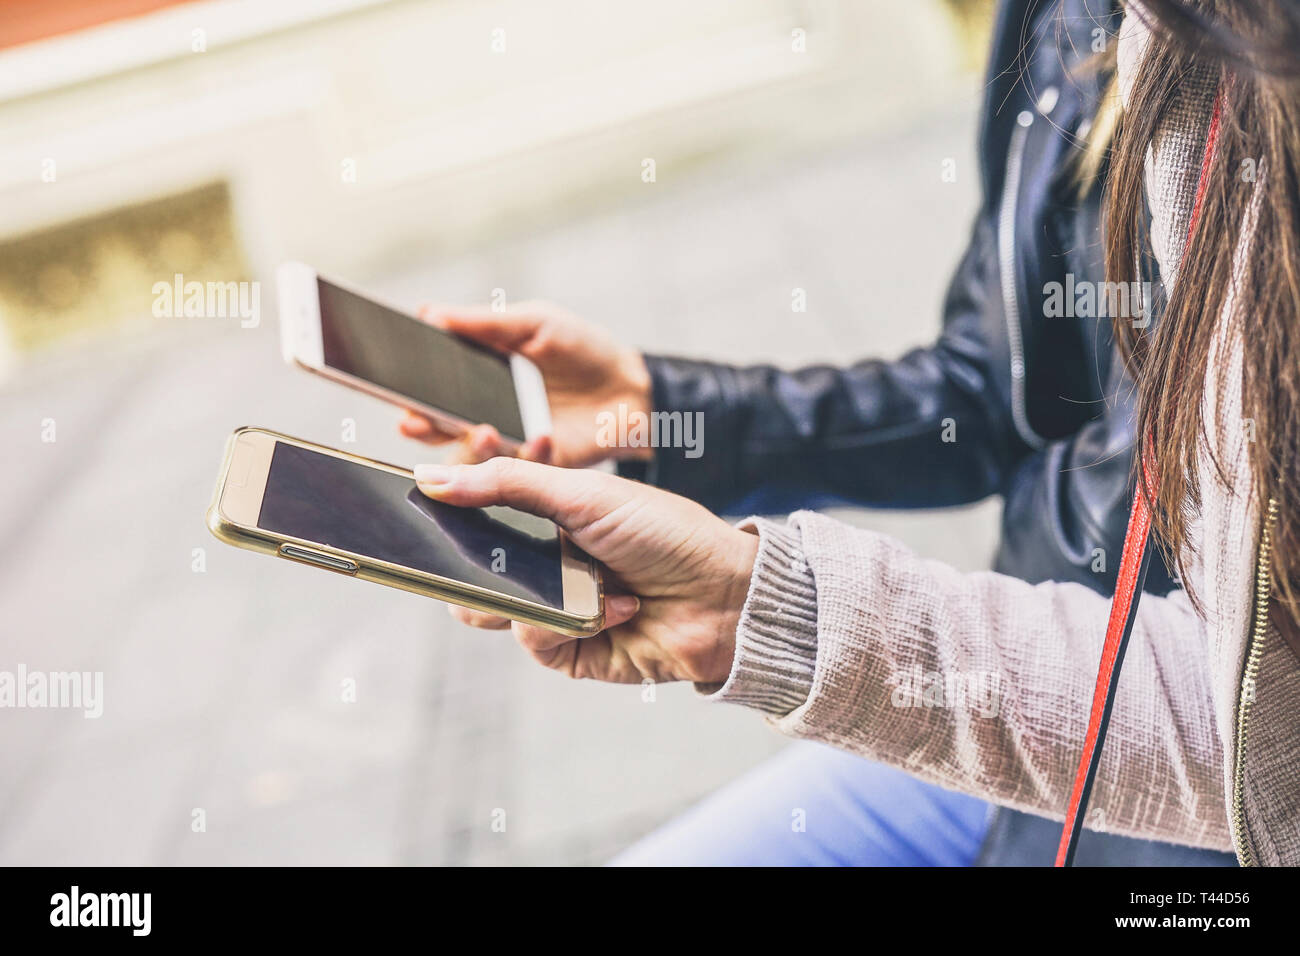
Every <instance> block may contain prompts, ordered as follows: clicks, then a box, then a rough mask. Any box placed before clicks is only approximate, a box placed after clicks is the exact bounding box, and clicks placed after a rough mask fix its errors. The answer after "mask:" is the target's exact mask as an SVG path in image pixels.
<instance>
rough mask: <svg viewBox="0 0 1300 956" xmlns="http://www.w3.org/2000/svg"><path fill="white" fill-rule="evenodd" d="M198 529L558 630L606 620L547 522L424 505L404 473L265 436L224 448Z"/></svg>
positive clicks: (573, 630)
mask: <svg viewBox="0 0 1300 956" xmlns="http://www.w3.org/2000/svg"><path fill="white" fill-rule="evenodd" d="M208 527H209V529H211V531H212V533H213V534H214V535H216V536H217V537H218V538H219V539H221V540H222V541H224V542H226V543H227V544H231V545H234V546H235V547H239V548H246V549H248V550H250V551H260V552H262V553H263V554H268V555H273V556H275V557H279V558H282V559H287V560H290V561H296V562H298V563H299V564H305V565H309V566H311V567H315V568H319V569H322V570H326V571H331V572H333V573H335V574H342V575H346V576H349V577H355V578H360V579H361V580H363V581H372V582H374V583H376V584H383V585H387V586H388V587H393V588H400V589H401V590H404V591H411V592H413V593H415V594H422V595H424V596H426V597H432V598H437V599H438V600H441V601H447V602H449V603H451V604H459V605H462V606H464V607H468V608H473V609H475V610H478V611H485V612H488V613H491V614H497V615H500V616H502V617H507V618H510V619H511V620H516V621H523V622H525V623H528V624H535V625H537V626H538V627H544V628H547V629H549V630H553V631H558V632H560V633H562V634H569V635H572V636H575V637H583V636H589V635H591V634H595V633H597V632H598V631H600V629H601V626H602V624H603V622H604V597H603V593H602V590H601V581H600V572H599V570H598V568H597V566H596V564H595V562H593V561H592V559H591V558H590V557H588V556H587V555H586V554H585V553H583V551H582V550H581V549H580V548H578V547H577V545H575V544H574V543H573V541H572V540H570V538H569V537H568V535H567V534H565V533H564V531H563V530H561V529H560V528H559V527H558V526H557V525H556V524H555V523H554V522H552V521H550V520H548V519H546V518H541V517H538V516H537V515H531V514H527V513H525V512H522V511H516V510H514V509H512V508H504V507H494V508H459V507H456V506H454V505H448V504H444V503H443V502H439V501H434V500H432V499H430V498H427V497H425V496H424V495H423V494H421V493H420V491H419V489H418V488H417V487H416V485H415V476H414V475H413V474H412V473H411V472H410V471H408V470H407V469H405V468H399V467H397V466H396V465H388V464H384V463H383V462H378V461H373V460H371V459H368V458H362V457H360V456H358V455H353V454H350V453H348V452H344V451H339V450H338V449H334V448H327V447H325V446H323V445H317V444H314V443H312V442H307V441H303V440H301V439H297V438H291V437H290V436H288V435H282V434H279V433H278V432H273V431H268V430H266V429H261V428H241V429H238V430H237V431H236V432H235V433H234V434H233V435H231V436H230V439H229V440H228V441H227V443H226V454H225V460H224V462H223V464H222V467H221V474H220V477H219V478H218V480H217V487H216V491H215V492H214V494H213V498H212V504H211V506H210V507H209V509H208Z"/></svg>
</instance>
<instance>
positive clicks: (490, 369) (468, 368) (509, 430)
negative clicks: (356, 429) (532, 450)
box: [316, 279, 524, 442]
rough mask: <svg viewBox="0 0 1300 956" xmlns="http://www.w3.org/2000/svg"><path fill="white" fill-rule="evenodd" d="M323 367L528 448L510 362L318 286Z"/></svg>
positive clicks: (320, 281)
mask: <svg viewBox="0 0 1300 956" xmlns="http://www.w3.org/2000/svg"><path fill="white" fill-rule="evenodd" d="M316 287H317V291H318V294H319V297H320V325H321V339H322V344H323V346H324V352H325V354H324V359H325V364H326V365H328V366H329V367H330V368H333V369H337V370H338V371H340V372H346V373H347V374H349V375H353V376H355V377H357V378H360V379H364V380H365V381H367V382H372V383H374V384H375V385H379V386H381V387H383V388H386V389H388V390H389V391H390V392H396V393H397V394H398V395H405V396H406V397H407V398H413V399H415V400H416V401H417V402H419V403H420V404H422V405H428V406H430V407H432V408H436V409H440V410H441V411H445V412H450V413H451V414H453V415H456V416H458V417H460V418H463V419H465V420H466V421H468V422H471V423H474V424H477V423H479V422H486V423H487V424H489V425H493V426H495V427H496V429H497V431H499V432H501V434H503V435H505V436H506V437H508V438H513V439H514V440H515V441H520V442H522V441H523V440H524V423H523V418H522V417H521V416H520V412H519V400H518V398H516V397H515V384H514V377H513V376H512V375H511V374H510V363H509V362H508V361H507V360H506V359H505V358H504V357H503V356H501V355H498V354H497V353H496V352H493V351H491V350H490V349H485V348H483V347H481V346H478V345H475V344H474V343H472V342H467V341H465V340H464V339H462V338H460V337H458V336H455V335H449V334H448V333H446V332H443V331H442V330H441V329H437V328H434V327H433V326H431V325H427V324H425V323H424V322H421V321H419V320H418V319H413V318H411V317H410V316H408V315H402V313H400V312H394V311H393V310H392V309H389V308H387V307H386V306H382V305H380V304H379V303H377V302H371V301H370V300H369V299H366V298H363V297H362V296H359V295H355V294H354V293H351V292H349V291H347V290H346V289H341V288H339V287H338V286H336V285H330V284H329V283H328V282H326V281H325V280H324V279H317V280H316Z"/></svg>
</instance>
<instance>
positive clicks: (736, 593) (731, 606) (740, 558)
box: [703, 528, 759, 684]
mask: <svg viewBox="0 0 1300 956" xmlns="http://www.w3.org/2000/svg"><path fill="white" fill-rule="evenodd" d="M730 530H731V537H730V539H729V540H728V542H727V545H726V548H727V550H726V553H727V555H728V556H729V558H730V560H729V562H728V563H729V565H730V567H729V570H728V572H727V574H726V576H725V578H724V580H723V582H722V586H721V587H720V588H718V592H717V593H718V594H719V595H720V596H721V603H720V606H719V608H718V611H717V615H718V620H717V629H716V638H715V643H714V646H715V649H716V650H715V654H714V655H713V660H712V661H711V666H710V668H709V670H710V673H709V675H708V677H707V678H705V679H704V681H703V682H704V683H709V682H715V683H719V684H720V683H722V682H723V681H725V680H726V679H727V676H728V675H729V674H730V673H731V666H732V661H733V659H734V658H735V656H736V632H737V631H738V630H739V628H740V618H741V614H742V613H743V612H744V609H745V601H746V600H747V599H748V597H749V584H750V581H751V579H752V578H753V576H754V564H755V562H756V561H757V560H758V545H759V539H758V534H757V533H756V532H750V531H746V530H742V529H740V528H731V529H730Z"/></svg>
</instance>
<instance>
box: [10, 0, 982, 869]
mask: <svg viewBox="0 0 1300 956" xmlns="http://www.w3.org/2000/svg"><path fill="white" fill-rule="evenodd" d="M990 8H991V4H990V3H989V2H986V0H946V2H945V0H916V2H912V3H896V2H886V0H749V2H746V3H731V2H720V0H707V2H706V0H658V2H653V3H639V2H632V0H626V2H624V0H619V2H596V0H549V2H546V3H538V2H526V0H214V2H210V0H204V2H175V0H101V2H98V3H95V4H84V3H80V2H77V0H0V210H2V211H3V212H2V214H0V439H2V440H3V442H4V447H5V448H6V449H7V462H8V465H9V467H8V468H7V469H6V477H5V479H4V490H5V493H4V495H3V496H0V542H2V543H3V551H0V670H11V671H12V670H13V669H14V668H16V667H17V666H18V665H20V664H21V665H24V666H26V667H28V668H31V669H41V670H45V671H57V670H77V671H102V672H103V674H104V696H105V700H104V713H103V716H102V717H101V718H99V719H97V720H93V719H84V718H83V717H82V715H81V713H80V712H76V711H38V710H15V709H0V863H8V864H17V863H45V864H55V863H76V864H92V863H96V864H137V863H182V864H184V863H542V862H548V863H585V862H599V861H600V860H602V859H604V858H606V857H607V856H608V855H609V854H611V853H612V852H615V851H616V850H617V849H618V848H620V847H622V846H624V845H626V844H627V843H629V842H630V841H632V840H634V839H635V838H637V837H638V836H639V835H641V834H643V833H645V832H647V831H648V830H650V829H652V828H653V827H654V826H656V825H657V824H659V823H660V822H662V821H664V820H665V819H667V818H668V817H669V816H671V814H673V813H674V812H676V811H677V810H679V809H681V808H683V807H685V806H687V805H689V804H690V803H691V802H692V801H694V800H696V799H698V798H699V797H700V796H702V795H704V794H706V793H707V792H709V791H710V790H711V789H714V788H716V787H717V786H719V785H720V784H722V783H724V782H725V781H727V780H729V779H732V778H734V777H735V776H737V775H739V774H740V773H742V772H744V770H745V769H747V768H748V767H750V766H752V765H754V764H755V763H757V762H758V761H760V760H762V759H763V758H764V757H766V756H769V755H771V754H772V753H774V752H776V751H777V750H778V749H779V748H780V747H781V746H782V745H783V741H782V740H781V739H780V738H778V737H776V736H775V735H774V734H772V733H771V732H770V731H769V730H768V729H767V728H766V727H765V726H764V725H763V723H762V722H761V721H760V720H759V719H758V718H756V717H754V716H753V715H751V714H747V713H744V712H742V711H739V710H733V709H729V708H724V707H712V706H709V705H706V704H703V703H701V702H699V701H698V700H695V699H694V696H693V692H692V691H691V689H690V688H688V687H663V688H657V692H656V694H655V695H654V699H653V700H645V699H643V694H642V691H641V689H640V688H617V687H604V686H596V685H590V684H570V683H569V682H567V681H565V680H564V679H563V678H560V677H558V676H556V675H553V674H550V673H547V672H544V671H541V670H540V669H538V668H536V667H535V666H534V665H532V664H531V663H529V662H528V661H527V660H526V659H525V657H524V655H522V654H521V653H520V652H518V651H517V649H516V648H515V647H514V646H513V645H512V644H511V642H510V639H509V637H508V636H503V635H500V634H487V633H482V632H474V631H470V630H468V629H466V628H463V627H461V626H459V625H457V624H455V623H453V622H452V621H451V620H450V619H449V618H448V617H447V615H446V614H445V611H444V609H443V608H442V607H441V606H439V605H437V604H435V603H433V602H430V601H427V600H424V599H421V598H418V597H414V596H412V595H407V594H403V593H400V592H395V591H389V590H387V589H381V588H376V587H373V586H370V585H366V584H363V583H359V582H341V581H340V580H339V579H337V578H335V577H333V576H330V575H324V574H320V573H316V572H313V571H310V570H308V569H305V568H302V567H299V566H296V565H292V564H290V563H289V562H274V561H269V560H267V559H265V558H261V557H258V556H255V555H251V554H248V553H244V552H238V551H234V550H232V549H229V548H225V547H224V546H222V545H220V544H218V543H217V542H216V541H215V540H214V539H212V538H210V537H209V536H208V535H207V532H206V530H205V528H204V524H203V512H204V509H205V507H206V505H207V502H208V498H209V496H210V494H211V490H212V484H213V481H214V480H215V477H216V470H217V466H218V463H219V459H220V454H221V449H222V443H223V441H224V438H225V436H226V435H227V434H228V433H229V432H230V431H231V430H232V429H233V428H235V427H236V426H238V425H243V424H260V425H266V426H268V427H272V428H276V429H278V430H281V431H286V432H289V433H291V434H297V435H301V436H302V437H305V438H309V439H312V440H316V441H320V442H322V443H325V444H330V445H338V446H340V447H348V448H350V449H351V450H354V451H357V452H359V453H362V454H366V455H370V456H373V457H378V458H382V459H387V460H391V461H395V462H398V463H401V464H404V465H412V464H415V463H416V462H418V461H421V460H428V459H429V458H431V457H433V454H432V453H431V452H429V451H427V450H424V449H423V448H422V447H421V446H418V445H412V444H411V443H410V442H406V441H403V440H402V439H400V438H399V437H398V436H397V434H396V431H395V422H396V419H397V413H396V412H395V410H393V409H391V408H389V407H387V406H384V405H382V404H380V403H377V402H374V401H372V400H370V399H368V398H365V397H363V396H360V395H357V394H352V393H350V392H348V391H346V390H343V389H339V388H337V387H334V386H331V385H329V384H327V383H325V382H322V381H319V380H316V379H314V378H311V377H308V376H306V375H303V374H301V373H296V372H294V371H292V370H290V369H288V368H287V367H285V366H284V365H283V364H282V363H281V362H280V361H279V358H278V343H277V339H276V330H275V315H274V311H275V310H274V300H275V295H274V287H273V283H272V282H271V281H270V280H271V276H272V273H273V270H274V267H275V265H276V264H277V263H278V262H280V261H281V260H283V259H288V258H293V259H300V260H303V261H306V262H309V263H312V264H314V265H316V266H317V267H318V268H319V269H320V270H321V271H322V272H326V273H333V274H335V275H338V276H340V277H343V278H346V279H350V280H352V281H353V282H355V283H358V284H361V285H363V286H367V287H370V288H373V289H374V290H375V291H376V292H377V293H381V294H382V295H384V296H385V297H387V298H388V299H390V300H393V301H397V302H401V303H405V304H407V305H409V306H411V307H414V306H416V305H418V304H419V303H421V302H426V301H444V302H484V301H487V300H489V299H490V298H492V297H493V296H494V295H495V296H498V297H505V298H506V299H507V300H515V301H518V300H523V299H530V298H549V299H553V300H555V301H558V302H560V303H562V304H564V305H566V306H568V307H569V308H571V309H573V310H574V311H577V312H578V313H579V314H582V315H584V316H586V317H588V318H590V319H592V320H593V321H596V322H599V323H602V324H604V325H607V326H608V327H609V328H610V329H611V330H612V332H613V333H614V334H615V335H617V336H619V337H620V338H622V339H623V340H625V341H629V342H632V343H634V344H636V345H639V346H641V347H643V348H645V349H646V350H649V351H657V352H674V353H682V354H689V355H696V356H702V357H710V358H717V359H720V360H726V361H733V362H754V361H770V362H776V363H778V364H784V365H793V364H802V363H806V362H812V361H830V362H844V361H848V360H851V359H853V358H856V357H863V356H870V355H878V356H883V357H890V356H893V355H896V354H899V353H900V352H901V351H903V350H904V349H906V348H907V347H910V346H913V345H919V344H925V343H926V342H928V341H930V340H931V339H932V338H933V336H934V334H935V332H936V330H937V328H938V323H939V306H940V302H941V299H942V292H943V287H944V283H945V281H946V278H947V273H948V271H949V270H950V269H951V267H952V266H953V265H954V264H955V262H956V259H957V256H958V255H959V253H960V251H961V249H962V247H963V246H964V243H965V239H966V234H967V229H968V223H969V220H970V217H971V215H972V213H973V212H974V209H975V206H976V204H977V202H978V195H977V189H978V187H977V169H976V166H975V160H974V147H975V144H974V125H975V111H976V109H977V105H978V94H979V86H980V73H979V70H980V68H981V61H982V56H983V43H984V40H985V35H986V32H987V26H988V18H989V16H990ZM176 274H182V275H183V276H184V277H185V279H186V280H187V281H189V280H198V281H203V282H206V281H216V282H223V283H225V282H233V281H250V282H257V283H259V286H258V288H259V289H260V305H261V311H260V314H259V316H258V318H259V321H258V322H256V323H252V322H248V321H240V319H239V318H238V317H234V318H230V317H227V318H218V317H211V316H209V317H203V318H175V317H159V316H157V315H156V314H155V310H154V309H153V304H154V300H155V292H154V286H155V283H157V282H159V281H163V282H169V281H171V280H172V277H173V276H174V275H176ZM796 289H798V290H803V292H804V294H805V296H806V301H807V310H806V311H802V312H795V311H793V310H792V293H793V292H794V290H796ZM705 425H706V435H707V422H706V423H705ZM706 441H707V439H706ZM705 447H706V452H707V444H706V446H705ZM882 467H888V463H887V462H886V463H882ZM845 517H847V518H848V519H849V520H853V521H856V522H859V523H863V524H867V525H870V526H872V527H877V528H881V529H884V530H887V531H890V532H891V533H895V534H897V535H898V536H900V537H902V538H903V539H904V540H906V541H908V542H909V543H910V544H912V545H913V546H914V547H916V548H918V549H920V550H923V551H926V552H927V553H931V554H934V555H936V556H940V557H943V558H945V559H947V560H949V561H951V562H954V563H956V564H958V565H959V566H962V567H971V568H974V567H981V566H984V564H985V563H986V562H987V559H988V555H989V553H990V552H991V548H992V536H993V533H994V528H995V526H996V505H995V504H988V505H984V506H980V507H978V508H973V509H969V510H966V511H963V512H961V513H959V514H956V515H954V514H952V513H946V514H944V515H915V514H909V515H907V516H906V518H904V517H903V516H899V515H889V514H881V513H868V512H853V513H846V514H845ZM348 682H350V686H354V687H355V689H356V699H355V701H348V700H345V699H344V696H345V695H343V694H341V693H340V688H341V687H342V686H343V685H344V684H345V683H348ZM198 810H201V811H202V813H201V814H200V815H197V816H196V813H195V811H198ZM501 811H504V814H502V812H501ZM199 817H201V818H202V820H203V821H204V827H203V828H202V829H198V828H196V825H195V822H194V821H195V820H196V819H198V818H199ZM502 819H504V820H505V821H506V825H505V827H504V830H503V829H502V828H501V827H500V826H499V825H498V826H495V827H494V826H493V823H494V821H495V822H497V823H498V824H499V822H500V821H501V820H502Z"/></svg>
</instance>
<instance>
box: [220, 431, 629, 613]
mask: <svg viewBox="0 0 1300 956" xmlns="http://www.w3.org/2000/svg"><path fill="white" fill-rule="evenodd" d="M277 442H285V443H287V444H290V445H297V446H298V447H300V448H306V449H307V450H309V451H314V452H318V453H320V454H323V455H330V456H332V457H334V458H341V459H343V460H344V461H350V462H354V463H356V464H361V465H366V466H367V467H371V468H378V469H379V470H381V471H387V472H391V473H393V474H395V475H401V476H402V477H403V478H408V479H410V480H411V481H412V482H413V481H415V475H414V474H413V473H412V472H411V471H410V470H409V469H406V468H400V467H398V466H397V465H390V464H388V463H386V462H382V461H375V460H374V459H373V458H363V457H362V456H360V455H353V454H350V453H349V452H345V451H339V450H338V449H337V448H329V447H327V446H325V445H318V444H316V443H315V442H309V441H304V440H303V439H301V438H294V437H292V436H290V435H284V434H281V433H280V432H275V431H271V430H270V429H267V428H256V427H253V426H245V427H243V428H238V429H236V430H235V431H234V432H233V433H232V434H231V436H230V437H229V438H228V439H227V440H226V451H225V457H224V460H223V461H222V465H221V473H220V475H219V477H218V479H217V486H216V489H215V491H214V492H213V495H212V504H211V505H210V506H209V507H208V513H207V524H208V530H210V531H211V532H212V533H213V534H214V535H215V536H216V537H217V538H218V539H220V540H221V541H224V542H225V543H226V544H230V545H233V546H235V547H236V548H244V549H246V550H249V551H258V552H261V553H262V554H269V555H273V556H275V557H280V558H284V559H286V560H289V561H295V562H297V563H299V564H307V565H309V566H311V567H316V568H321V569H322V570H326V571H332V572H333V573H335V574H343V575H347V576H348V577H355V578H360V579H361V580H363V581H371V582H373V583H375V584H382V585H385V586H387V587H390V588H397V589H399V590H402V591H410V592H411V593H412V594H420V595H423V596H425V597H431V598H436V599H438V600H440V601H447V602H449V603H451V604H458V605H461V606H462V607H468V608H472V609H474V610H476V611H485V612H487V613H489V614H497V615H500V616H501V617H507V618H510V619H511V620H514V621H523V622H524V623H526V624H534V625H536V626H537V627H544V628H546V629H548V630H552V631H558V632H559V633H561V634H568V635H570V636H572V637H589V636H591V635H592V634H596V633H598V632H599V631H600V630H601V628H602V627H603V626H604V621H605V610H604V604H605V602H604V591H603V587H602V584H601V579H600V572H599V571H598V570H597V568H596V564H595V562H594V561H593V560H592V559H591V558H590V557H589V556H587V555H586V554H585V553H583V552H582V551H581V550H580V549H579V548H578V546H577V545H575V544H574V543H573V541H572V540H571V539H570V538H569V536H568V535H566V534H565V533H564V532H563V531H561V532H560V548H561V550H560V560H561V575H562V577H561V581H562V585H563V593H564V608H563V609H559V608H553V607H547V606H546V605H544V604H537V603H536V602H533V601H526V600H524V599H522V598H517V597H514V596H512V595H509V594H502V593H500V592H498V591H491V590H488V589H487V588H482V587H479V586H478V585H474V584H466V583H464V582H461V581H456V580H453V579H451V578H445V577H442V576H440V575H436V574H430V573H429V572H427V571H420V570H417V569H415V568H409V567H405V566H403V565H400V564H393V563H391V562H388V561H382V560H380V559H379V558H374V557H370V556H368V555H364V554H357V553H355V552H352V551H344V550H343V549H341V548H335V547H331V546H329V545H325V544H322V543H320V542H318V541H308V540H307V539H305V538H295V537H293V536H291V535H285V534H279V533H276V532H271V531H266V530H264V529H262V528H259V527H258V526H257V519H258V515H259V514H260V513H261V510H262V496H263V495H264V494H265V492H266V480H267V477H268V475H269V472H270V466H271V456H272V454H273V453H274V451H275V445H276V443H277ZM286 546H288V547H289V548H291V549H295V548H296V549H299V550H300V551H301V550H305V551H307V552H314V553H316V554H318V555H321V556H323V557H325V558H333V559H335V560H337V561H339V562H340V564H341V566H340V567H328V566H326V565H325V564H322V563H320V562H319V561H312V560H310V559H305V558H299V557H294V556H293V555H291V554H286V553H285V550H284V549H285V547H286ZM348 565H351V566H352V567H347V566H348Z"/></svg>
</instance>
